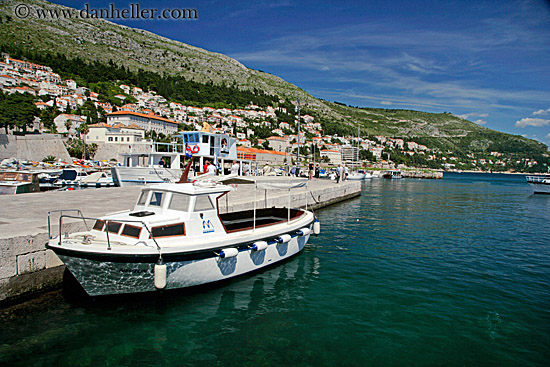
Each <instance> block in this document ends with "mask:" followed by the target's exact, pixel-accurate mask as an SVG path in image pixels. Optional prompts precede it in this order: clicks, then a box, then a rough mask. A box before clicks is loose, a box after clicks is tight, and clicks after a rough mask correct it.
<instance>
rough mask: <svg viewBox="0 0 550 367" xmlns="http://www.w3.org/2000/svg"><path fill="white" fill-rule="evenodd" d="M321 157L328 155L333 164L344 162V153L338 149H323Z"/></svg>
mask: <svg viewBox="0 0 550 367" xmlns="http://www.w3.org/2000/svg"><path fill="white" fill-rule="evenodd" d="M320 153H321V157H327V158H328V159H329V160H330V163H332V164H340V163H342V154H341V153H340V152H339V151H337V150H329V149H322V150H321V151H320Z"/></svg>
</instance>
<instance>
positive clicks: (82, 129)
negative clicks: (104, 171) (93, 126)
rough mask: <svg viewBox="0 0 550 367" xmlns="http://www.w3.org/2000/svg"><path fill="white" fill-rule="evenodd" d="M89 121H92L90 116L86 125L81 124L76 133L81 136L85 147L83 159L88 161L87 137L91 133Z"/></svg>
mask: <svg viewBox="0 0 550 367" xmlns="http://www.w3.org/2000/svg"><path fill="white" fill-rule="evenodd" d="M89 120H90V116H88V118H87V119H86V122H85V123H83V124H81V125H80V126H79V127H78V128H77V129H76V131H78V133H79V135H80V140H82V147H83V152H82V159H87V158H86V135H88V133H89V132H90V128H89V127H88V121H89Z"/></svg>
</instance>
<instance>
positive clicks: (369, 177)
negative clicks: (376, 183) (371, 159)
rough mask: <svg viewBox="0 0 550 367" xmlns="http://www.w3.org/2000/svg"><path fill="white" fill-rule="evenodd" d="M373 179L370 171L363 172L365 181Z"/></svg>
mask: <svg viewBox="0 0 550 367" xmlns="http://www.w3.org/2000/svg"><path fill="white" fill-rule="evenodd" d="M373 177H374V175H373V173H372V172H371V171H366V172H365V178H364V179H365V180H370V179H372V178H373Z"/></svg>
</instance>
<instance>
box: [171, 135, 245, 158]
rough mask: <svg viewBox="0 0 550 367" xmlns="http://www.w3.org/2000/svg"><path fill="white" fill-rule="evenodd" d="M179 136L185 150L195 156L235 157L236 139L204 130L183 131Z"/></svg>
mask: <svg viewBox="0 0 550 367" xmlns="http://www.w3.org/2000/svg"><path fill="white" fill-rule="evenodd" d="M179 137H181V138H182V139H183V144H184V146H185V148H186V150H187V151H190V152H191V153H192V154H193V155H194V156H196V157H206V158H213V157H219V158H223V159H229V160H236V159H237V139H235V138H232V137H230V136H229V135H225V134H214V133H208V132H204V131H190V132H184V133H182V134H181V135H180V136H179Z"/></svg>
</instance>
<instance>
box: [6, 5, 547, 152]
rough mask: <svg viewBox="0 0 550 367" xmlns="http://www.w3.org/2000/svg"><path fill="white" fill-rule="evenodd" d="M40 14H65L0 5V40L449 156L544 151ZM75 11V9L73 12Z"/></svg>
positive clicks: (445, 117) (136, 33)
mask: <svg viewBox="0 0 550 367" xmlns="http://www.w3.org/2000/svg"><path fill="white" fill-rule="evenodd" d="M20 4H25V6H28V8H26V9H27V10H29V11H28V12H27V14H28V16H26V17H24V18H22V17H17V16H16V7H17V6H21V5H20ZM37 9H45V10H46V11H51V12H50V14H54V13H55V12H56V11H57V12H58V14H61V13H60V12H61V11H65V12H67V11H68V10H69V9H70V8H66V7H63V6H60V5H56V4H51V3H48V2H46V1H41V0H30V1H29V0H27V1H21V0H18V1H10V0H8V1H3V2H1V3H0V22H1V23H0V42H2V41H4V42H10V43H12V44H17V45H20V46H21V47H24V48H26V49H29V50H34V51H37V52H60V53H62V54H64V55H66V56H67V57H68V58H74V57H76V56H79V57H80V58H82V59H84V60H90V61H101V62H104V63H108V62H114V63H115V64H117V65H124V66H125V67H126V68H129V69H130V70H134V71H137V70H140V69H142V70H149V71H154V72H156V73H159V74H171V75H174V76H178V77H181V78H184V79H186V80H193V81H197V82H201V83H210V82H212V83H214V84H218V85H220V84H224V85H226V86H231V87H234V88H239V89H247V90H253V89H258V90H261V91H264V92H266V93H269V94H271V95H276V96H279V97H281V98H285V99H286V100H291V101H294V100H297V99H299V100H300V101H301V103H302V105H303V106H304V107H303V109H302V111H303V112H304V113H309V114H311V115H313V116H315V117H316V120H317V121H320V122H321V123H326V124H327V125H328V124H334V125H339V126H349V131H350V132H351V131H356V126H357V125H360V126H361V131H362V132H363V133H364V134H369V135H385V136H391V137H408V138H425V140H424V141H425V142H426V143H427V144H432V143H433V144H439V145H440V146H441V145H443V146H444V147H445V148H446V149H448V150H454V149H466V150H468V149H474V150H475V149H483V150H486V149H489V148H490V147H494V146H496V145H498V144H497V143H498V141H499V140H502V141H510V142H513V145H514V146H520V148H519V149H518V152H519V151H521V152H523V153H525V152H531V151H537V152H538V153H542V154H545V152H547V147H546V146H544V145H543V144H541V143H539V142H536V141H533V140H529V139H525V138H523V137H520V136H512V135H509V134H504V133H499V132H495V131H493V130H490V129H487V128H484V127H481V126H479V125H476V124H474V123H472V122H470V121H467V120H464V119H462V118H459V117H457V116H454V115H452V114H449V113H443V114H433V113H424V112H418V111H406V110H384V109H370V108H354V107H349V106H346V105H343V104H339V103H332V102H327V101H323V100H319V99H316V98H314V97H312V96H311V95H309V94H308V93H306V92H305V91H303V90H301V89H300V88H298V87H296V86H295V85H292V84H290V83H288V82H285V81H284V80H283V79H281V78H279V77H277V76H274V75H271V74H267V73H264V72H262V71H258V70H252V69H249V68H246V67H245V66H244V65H242V64H241V63H239V62H238V61H236V60H234V59H232V58H230V57H228V56H225V55H222V54H219V53H214V52H209V51H206V50H203V49H200V48H197V47H193V46H190V45H187V44H184V43H181V42H177V41H173V40H170V39H167V38H164V37H160V36H158V35H155V34H153V33H150V32H147V31H144V30H140V29H133V28H130V27H126V26H121V25H117V24H114V23H111V22H108V21H105V20H103V19H75V17H73V18H69V17H61V16H60V17H58V18H57V19H54V18H55V16H53V17H52V16H50V17H47V18H44V17H42V19H41V18H40V17H39V16H37V14H38V13H37V11H36V10H37ZM52 12H53V13H52ZM74 13H77V11H76V10H73V11H72V13H71V14H74ZM329 130H330V129H329ZM434 138H435V139H439V140H433V139H434ZM465 142H467V143H465ZM480 147H481V148H480Z"/></svg>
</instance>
